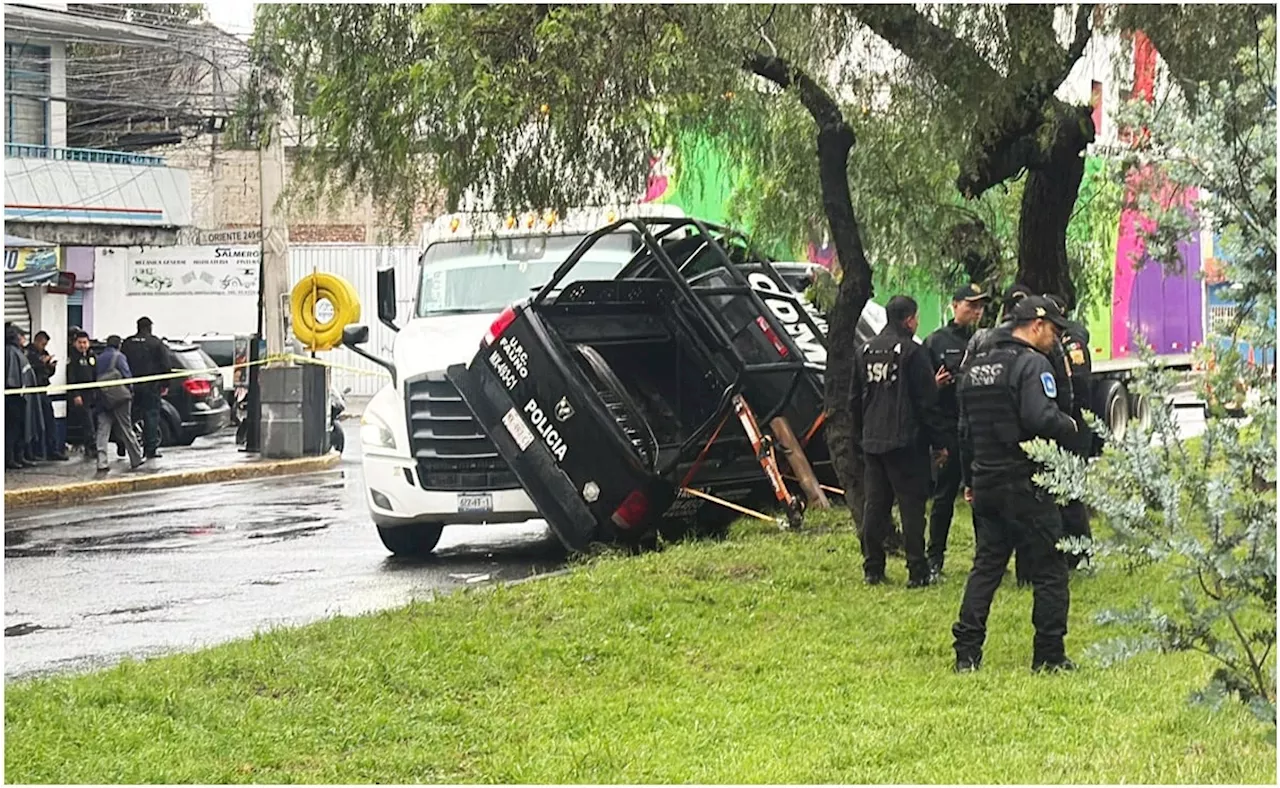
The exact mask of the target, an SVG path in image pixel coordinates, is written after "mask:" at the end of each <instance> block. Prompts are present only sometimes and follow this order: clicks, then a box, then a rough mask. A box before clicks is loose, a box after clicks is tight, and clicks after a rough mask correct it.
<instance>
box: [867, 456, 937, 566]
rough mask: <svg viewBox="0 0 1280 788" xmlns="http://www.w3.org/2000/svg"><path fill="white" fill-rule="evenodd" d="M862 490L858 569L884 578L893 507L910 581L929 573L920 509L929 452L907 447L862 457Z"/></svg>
mask: <svg viewBox="0 0 1280 788" xmlns="http://www.w3.org/2000/svg"><path fill="white" fill-rule="evenodd" d="M866 463H867V467H866V476H865V483H864V487H865V488H866V489H865V492H866V496H867V508H866V511H865V512H864V513H863V518H862V519H863V524H864V531H863V534H862V569H863V571H864V572H866V573H867V574H884V565H885V550H884V541H885V538H886V537H888V536H889V534H890V532H892V530H893V504H894V501H897V503H898V513H899V514H900V515H901V516H902V546H903V549H904V551H905V552H906V554H907V571H908V572H909V573H910V574H911V577H913V578H923V577H925V576H927V575H928V573H929V562H928V560H927V559H926V558H925V553H924V527H925V523H924V509H925V502H926V501H927V500H928V498H929V484H930V481H931V480H930V474H929V451H928V449H925V448H918V447H914V446H909V447H906V448H902V449H894V450H893V451H891V452H887V453H885V454H868V455H866Z"/></svg>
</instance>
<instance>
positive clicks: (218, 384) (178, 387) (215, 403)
mask: <svg viewBox="0 0 1280 788" xmlns="http://www.w3.org/2000/svg"><path fill="white" fill-rule="evenodd" d="M166 344H167V345H168V346H169V352H170V354H172V356H173V359H174V361H175V362H176V366H175V368H181V369H190V370H193V372H192V374H191V375H189V376H187V377H185V378H174V379H172V380H169V381H167V383H166V386H167V389H166V391H165V393H164V402H165V403H166V404H167V405H169V406H170V407H168V408H164V411H165V412H164V413H163V414H162V418H161V419H160V443H161V445H163V446H173V445H175V444H176V445H180V446H190V445H191V444H192V442H194V441H195V439H196V438H199V437H200V436H202V435H212V434H213V433H215V432H218V431H219V430H221V429H222V428H223V427H226V426H227V425H228V424H229V423H231V406H230V405H228V404H227V400H226V398H225V397H224V396H223V393H222V374H221V373H220V372H219V371H218V369H217V366H218V364H217V363H216V362H215V361H214V360H213V359H212V358H211V357H210V356H209V354H208V353H206V352H205V351H204V350H202V349H201V348H199V347H197V346H196V345H192V344H187V343H180V342H166ZM209 370H212V371H209Z"/></svg>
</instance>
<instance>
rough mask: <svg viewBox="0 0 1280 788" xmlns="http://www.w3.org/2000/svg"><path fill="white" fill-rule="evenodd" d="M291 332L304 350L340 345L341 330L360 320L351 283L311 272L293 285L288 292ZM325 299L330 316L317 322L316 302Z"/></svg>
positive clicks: (358, 307) (358, 304)
mask: <svg viewBox="0 0 1280 788" xmlns="http://www.w3.org/2000/svg"><path fill="white" fill-rule="evenodd" d="M289 300H290V311H291V313H292V318H293V335H294V336H296V337H297V338H298V341H299V342H302V343H303V344H304V345H306V346H307V349H308V350H332V349H334V348H336V347H338V346H340V345H341V344H342V329H344V328H346V327H347V326H349V325H350V324H352V323H359V322H360V298H359V297H358V296H357V295H356V289H355V288H354V287H352V286H351V283H350V282H348V281H347V280H345V279H343V278H342V277H340V276H335V275H333V274H325V273H318V272H317V273H313V274H311V275H309V276H305V277H303V278H302V280H301V281H299V282H298V283H297V284H296V285H294V286H293V293H292V294H291V295H290V299H289ZM320 301H328V302H329V303H330V304H332V305H333V317H331V318H329V320H327V321H325V322H323V323H321V322H320V319H319V318H318V317H317V316H316V305H317V304H318V303H319V302H320Z"/></svg>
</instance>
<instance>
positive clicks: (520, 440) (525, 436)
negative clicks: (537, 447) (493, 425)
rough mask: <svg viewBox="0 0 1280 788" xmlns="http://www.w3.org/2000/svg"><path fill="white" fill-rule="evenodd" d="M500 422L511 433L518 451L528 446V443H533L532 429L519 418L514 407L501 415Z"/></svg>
mask: <svg viewBox="0 0 1280 788" xmlns="http://www.w3.org/2000/svg"><path fill="white" fill-rule="evenodd" d="M502 423H503V425H504V426H505V427H506V428H507V432H509V433H511V437H512V438H513V439H514V440H515V442H516V445H517V446H519V447H520V451H524V450H525V449H527V448H529V444H531V443H533V430H531V429H529V426H528V425H527V424H525V423H524V419H522V418H520V414H519V412H517V411H516V409H515V408H512V409H511V410H509V411H507V415H505V416H503V417H502Z"/></svg>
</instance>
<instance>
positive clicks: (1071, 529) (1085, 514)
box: [1062, 501, 1093, 569]
mask: <svg viewBox="0 0 1280 788" xmlns="http://www.w3.org/2000/svg"><path fill="white" fill-rule="evenodd" d="M1062 532H1063V533H1064V534H1066V535H1067V536H1076V537H1081V538H1083V539H1088V540H1090V541H1092V540H1093V529H1092V528H1091V527H1089V507H1087V506H1085V505H1084V501H1068V502H1067V505H1066V506H1064V507H1062ZM1084 558H1085V556H1084V555H1083V554H1081V553H1066V559H1067V568H1068V569H1075V568H1076V567H1077V566H1079V565H1080V562H1081V561H1083V560H1084Z"/></svg>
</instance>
